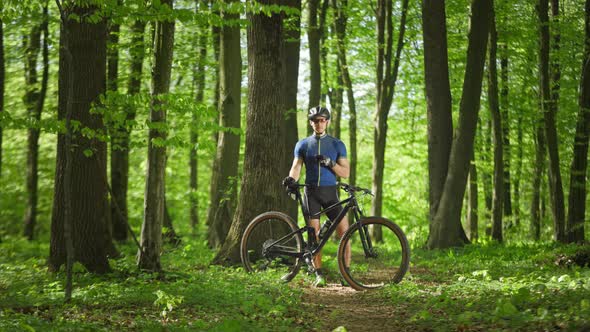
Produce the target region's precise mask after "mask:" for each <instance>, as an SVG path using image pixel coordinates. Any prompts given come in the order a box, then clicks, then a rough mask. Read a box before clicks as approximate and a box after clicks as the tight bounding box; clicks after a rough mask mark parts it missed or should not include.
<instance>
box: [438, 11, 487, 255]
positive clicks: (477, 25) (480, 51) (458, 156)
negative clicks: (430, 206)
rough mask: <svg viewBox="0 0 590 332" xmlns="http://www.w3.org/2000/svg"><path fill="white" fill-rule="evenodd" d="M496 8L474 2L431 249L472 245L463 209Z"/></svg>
mask: <svg viewBox="0 0 590 332" xmlns="http://www.w3.org/2000/svg"><path fill="white" fill-rule="evenodd" d="M492 4H493V1H492V0H473V1H472V2H471V16H470V24H469V26H470V29H469V35H468V39H469V43H468V46H467V67H466V69H465V79H464V80H463V94H462V96H461V103H460V106H459V121H458V128H457V131H456V136H455V138H454V139H453V145H452V147H451V154H450V157H449V170H448V174H447V177H446V180H445V185H444V190H443V192H442V196H441V198H440V203H439V206H438V210H437V212H436V215H435V217H434V219H433V220H432V225H431V227H430V236H429V238H428V247H429V248H431V249H432V248H448V247H453V246H459V245H463V244H464V243H466V242H468V241H469V240H468V239H467V236H466V235H465V232H464V230H463V227H462V226H461V206H462V202H463V195H464V194H465V186H466V184H467V175H468V171H469V162H470V160H471V155H472V154H473V142H474V138H475V130H476V127H477V118H478V113H479V106H480V104H479V103H480V97H481V86H482V79H483V68H484V63H485V59H486V48H487V41H488V36H489V30H490V18H491V12H492V9H493V7H492Z"/></svg>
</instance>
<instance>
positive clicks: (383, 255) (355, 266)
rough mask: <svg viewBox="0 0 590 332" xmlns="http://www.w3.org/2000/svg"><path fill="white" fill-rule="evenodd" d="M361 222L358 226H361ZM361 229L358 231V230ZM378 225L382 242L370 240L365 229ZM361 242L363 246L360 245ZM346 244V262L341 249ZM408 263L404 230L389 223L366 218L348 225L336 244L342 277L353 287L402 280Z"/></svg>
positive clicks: (382, 219) (368, 286) (380, 284)
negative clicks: (347, 255)
mask: <svg viewBox="0 0 590 332" xmlns="http://www.w3.org/2000/svg"><path fill="white" fill-rule="evenodd" d="M361 225H362V226H361ZM361 227H362V229H363V230H364V232H362V233H363V234H361V233H360V229H361ZM372 227H381V229H382V233H383V241H380V242H377V241H374V240H373V239H372V237H371V236H370V234H369V230H370V228H372ZM363 242H364V243H365V245H363ZM347 245H350V249H351V250H350V252H351V257H350V263H348V262H347V261H346V257H345V252H346V250H345V248H346V246H347ZM409 265H410V245H409V244H408V240H407V239H406V236H405V234H404V232H403V231H402V230H401V228H399V226H397V225H396V224H394V223H393V222H391V221H389V220H387V219H385V218H380V217H369V218H366V219H362V220H361V222H359V223H356V224H354V225H352V226H351V227H350V228H349V229H348V230H347V231H346V233H344V235H343V236H342V239H341V240H340V244H339V246H338V266H339V268H340V273H341V274H342V277H343V278H344V279H345V280H346V281H347V282H348V284H349V285H350V286H351V287H352V288H354V289H356V290H367V289H375V288H379V287H382V286H384V285H386V284H388V283H398V282H400V281H401V280H402V278H403V277H404V275H405V274H406V272H407V271H408V267H409Z"/></svg>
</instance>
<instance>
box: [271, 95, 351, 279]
mask: <svg viewBox="0 0 590 332" xmlns="http://www.w3.org/2000/svg"><path fill="white" fill-rule="evenodd" d="M308 120H309V124H310V126H311V127H312V129H313V132H314V133H313V135H311V136H309V137H306V138H304V139H302V140H300V141H299V142H297V144H296V145H295V151H294V155H295V156H294V159H293V164H292V166H291V170H290V171H289V176H288V177H286V178H285V179H284V180H283V185H284V186H286V187H288V186H289V185H290V184H293V183H295V182H297V180H299V175H300V173H301V166H302V165H303V164H305V184H306V185H308V186H306V187H305V193H304V196H303V200H304V206H306V207H307V209H308V214H309V215H310V216H311V215H313V214H315V213H318V212H320V210H321V209H322V208H326V207H328V206H330V205H332V204H334V203H338V202H339V201H340V199H339V197H338V187H337V186H336V177H337V176H339V177H342V178H348V176H349V173H350V164H349V162H348V159H346V146H345V145H344V143H343V142H342V141H341V140H339V139H337V138H335V137H332V136H330V135H328V134H327V133H326V128H327V127H328V125H329V124H330V110H328V109H327V108H325V107H321V106H316V107H314V108H312V109H310V110H309V113H308ZM341 210H342V206H340V207H339V208H337V209H334V210H332V211H330V212H328V217H329V218H330V220H334V219H335V218H336V217H337V216H338V214H339V213H340V211H341ZM309 222H310V226H311V227H313V228H314V229H315V234H316V236H318V234H319V231H320V220H319V219H311V220H310V221H309ZM347 229H348V218H347V217H346V216H344V218H343V220H342V221H341V222H340V224H339V225H338V227H337V228H336V233H337V235H338V237H339V238H340V237H342V235H343V234H344V232H345V231H346V230H347ZM345 262H346V265H348V266H349V264H350V245H349V246H348V247H347V248H346V254H345ZM313 264H314V267H315V269H316V280H315V283H314V285H315V286H316V287H324V286H326V279H325V277H324V275H323V273H322V269H321V267H322V255H321V252H320V253H318V254H317V255H316V256H315V257H314V261H313Z"/></svg>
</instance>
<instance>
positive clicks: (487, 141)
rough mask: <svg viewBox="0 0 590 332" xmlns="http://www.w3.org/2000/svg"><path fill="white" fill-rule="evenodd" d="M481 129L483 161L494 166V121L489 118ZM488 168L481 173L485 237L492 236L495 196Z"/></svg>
mask: <svg viewBox="0 0 590 332" xmlns="http://www.w3.org/2000/svg"><path fill="white" fill-rule="evenodd" d="M480 129H481V130H482V136H483V142H482V146H483V151H482V153H481V154H482V161H483V163H484V164H485V165H492V160H491V159H492V157H491V156H492V151H493V150H492V120H491V119H489V118H488V120H487V122H486V124H485V127H484V126H482V125H480ZM487 168H489V166H488V167H484V168H483V169H482V170H481V172H480V175H481V179H482V185H483V196H484V203H485V209H484V213H483V220H485V224H484V226H485V235H486V236H492V223H491V221H492V196H493V187H494V185H493V181H492V175H491V174H490V172H489V171H488V169H487Z"/></svg>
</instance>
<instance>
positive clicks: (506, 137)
mask: <svg viewBox="0 0 590 332" xmlns="http://www.w3.org/2000/svg"><path fill="white" fill-rule="evenodd" d="M502 39H504V40H503V42H502V43H501V44H500V79H501V82H502V85H501V88H500V114H501V119H502V143H503V146H504V216H505V217H506V218H507V219H508V220H507V222H508V223H509V225H511V224H512V220H511V218H512V193H511V182H512V181H511V180H512V179H511V176H510V174H511V169H510V167H511V164H512V158H511V156H512V154H511V152H510V118H509V109H510V103H509V102H508V42H507V40H505V39H506V36H505V35H502Z"/></svg>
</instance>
